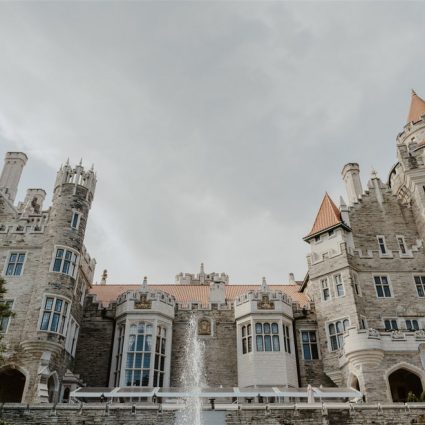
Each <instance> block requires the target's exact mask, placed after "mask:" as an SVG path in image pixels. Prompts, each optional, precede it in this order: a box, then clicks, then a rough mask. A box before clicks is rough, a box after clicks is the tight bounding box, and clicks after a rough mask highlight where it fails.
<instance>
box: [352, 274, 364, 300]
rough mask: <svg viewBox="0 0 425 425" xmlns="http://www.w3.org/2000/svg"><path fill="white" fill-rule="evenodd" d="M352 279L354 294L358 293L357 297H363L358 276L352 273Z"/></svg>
mask: <svg viewBox="0 0 425 425" xmlns="http://www.w3.org/2000/svg"><path fill="white" fill-rule="evenodd" d="M351 278H352V280H353V287H354V292H355V293H356V295H358V296H359V297H361V296H362V291H361V289H360V285H359V278H358V276H357V274H356V273H352V275H351Z"/></svg>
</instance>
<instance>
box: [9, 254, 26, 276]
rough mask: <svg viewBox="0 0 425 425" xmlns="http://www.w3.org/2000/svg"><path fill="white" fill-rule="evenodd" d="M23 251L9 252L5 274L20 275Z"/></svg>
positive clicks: (23, 260)
mask: <svg viewBox="0 0 425 425" xmlns="http://www.w3.org/2000/svg"><path fill="white" fill-rule="evenodd" d="M24 262H25V253H24V252H11V253H10V256H9V260H8V262H7V267H6V273H5V275H6V276H21V274H22V270H23V268H24Z"/></svg>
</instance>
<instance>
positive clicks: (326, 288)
mask: <svg viewBox="0 0 425 425" xmlns="http://www.w3.org/2000/svg"><path fill="white" fill-rule="evenodd" d="M320 286H321V287H322V299H323V301H327V300H329V299H330V298H331V294H330V291H329V283H328V278H325V279H322V280H321V281H320Z"/></svg>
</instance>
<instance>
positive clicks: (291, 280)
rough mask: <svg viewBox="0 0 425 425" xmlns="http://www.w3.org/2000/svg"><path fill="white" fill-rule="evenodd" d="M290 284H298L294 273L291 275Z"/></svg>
mask: <svg viewBox="0 0 425 425" xmlns="http://www.w3.org/2000/svg"><path fill="white" fill-rule="evenodd" d="M288 284H289V285H295V284H296V282H295V276H294V273H289V278H288Z"/></svg>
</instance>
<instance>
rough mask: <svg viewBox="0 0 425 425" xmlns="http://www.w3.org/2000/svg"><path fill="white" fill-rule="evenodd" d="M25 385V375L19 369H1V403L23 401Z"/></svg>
mask: <svg viewBox="0 0 425 425" xmlns="http://www.w3.org/2000/svg"><path fill="white" fill-rule="evenodd" d="M24 387H25V376H24V375H23V374H22V373H21V372H20V371H19V370H17V369H13V368H5V369H2V370H1V371H0V403H21V401H22V395H23V392H24Z"/></svg>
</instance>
